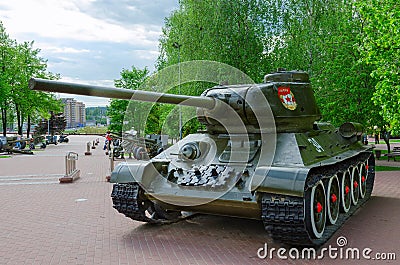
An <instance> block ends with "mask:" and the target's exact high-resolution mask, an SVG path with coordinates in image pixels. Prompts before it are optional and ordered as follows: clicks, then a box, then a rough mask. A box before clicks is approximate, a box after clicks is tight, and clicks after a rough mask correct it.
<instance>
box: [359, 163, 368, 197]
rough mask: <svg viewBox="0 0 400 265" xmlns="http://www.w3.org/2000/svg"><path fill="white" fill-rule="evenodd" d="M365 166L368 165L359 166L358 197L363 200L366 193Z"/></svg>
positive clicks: (366, 173) (366, 175)
mask: <svg viewBox="0 0 400 265" xmlns="http://www.w3.org/2000/svg"><path fill="white" fill-rule="evenodd" d="M367 166H368V164H367V165H366V164H364V163H362V164H361V165H360V197H361V198H362V199H364V197H365V194H366V193H367V177H368V172H367Z"/></svg>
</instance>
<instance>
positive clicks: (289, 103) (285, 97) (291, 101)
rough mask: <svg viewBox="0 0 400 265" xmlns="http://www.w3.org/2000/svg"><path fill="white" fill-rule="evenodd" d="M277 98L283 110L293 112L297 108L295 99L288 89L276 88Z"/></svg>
mask: <svg viewBox="0 0 400 265" xmlns="http://www.w3.org/2000/svg"><path fill="white" fill-rule="evenodd" d="M278 96H279V99H280V100H281V102H282V104H283V106H285V108H287V109H289V110H295V109H296V108H297V103H296V99H295V98H294V95H293V93H292V91H290V88H289V87H282V86H281V87H278Z"/></svg>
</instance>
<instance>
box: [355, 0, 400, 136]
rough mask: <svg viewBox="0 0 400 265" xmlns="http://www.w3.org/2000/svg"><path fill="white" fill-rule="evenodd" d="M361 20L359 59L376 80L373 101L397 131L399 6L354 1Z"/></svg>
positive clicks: (399, 119) (390, 128) (371, 0)
mask: <svg viewBox="0 0 400 265" xmlns="http://www.w3.org/2000/svg"><path fill="white" fill-rule="evenodd" d="M357 7H358V10H359V14H360V17H361V19H362V21H363V28H362V30H363V37H364V38H363V42H362V44H361V45H360V51H361V52H362V60H363V62H365V63H366V64H368V65H369V66H372V67H373V68H374V70H373V71H372V73H371V76H372V77H373V78H375V79H376V80H377V83H376V86H375V88H376V90H375V92H374V97H373V100H374V103H375V104H376V105H377V106H379V107H380V108H381V111H380V113H381V114H382V116H383V119H384V121H385V122H387V123H388V125H389V126H388V127H387V128H385V129H386V130H388V131H391V132H393V133H395V134H399V133H400V109H399V102H400V75H399V69H400V62H399V60H400V5H399V4H398V2H397V1H395V0H387V1H377V0H366V1H357Z"/></svg>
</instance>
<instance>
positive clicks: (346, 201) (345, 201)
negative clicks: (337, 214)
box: [340, 170, 351, 213]
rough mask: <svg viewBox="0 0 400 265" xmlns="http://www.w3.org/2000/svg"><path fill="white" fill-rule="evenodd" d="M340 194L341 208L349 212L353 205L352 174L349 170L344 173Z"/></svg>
mask: <svg viewBox="0 0 400 265" xmlns="http://www.w3.org/2000/svg"><path fill="white" fill-rule="evenodd" d="M340 195H341V196H340V206H341V207H340V209H341V210H342V211H343V212H345V213H347V212H348V211H349V210H350V207H351V175H350V172H349V171H348V170H346V171H345V172H344V173H343V177H342V181H341V185H340Z"/></svg>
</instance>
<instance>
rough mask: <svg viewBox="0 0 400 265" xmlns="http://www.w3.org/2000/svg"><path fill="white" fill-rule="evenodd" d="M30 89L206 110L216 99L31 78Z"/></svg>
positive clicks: (210, 107)
mask: <svg viewBox="0 0 400 265" xmlns="http://www.w3.org/2000/svg"><path fill="white" fill-rule="evenodd" d="M29 88H30V89H32V90H41V91H47V92H59V93H67V94H76V95H83V96H95V97H104V98H117V99H131V100H138V101H146V102H157V103H167V104H175V105H178V104H180V105H184V106H193V107H199V108H205V109H213V108H214V106H215V99H213V98H210V97H196V96H186V95H175V94H165V93H158V92H150V91H143V90H131V89H121V88H113V87H102V86H92V85H83V84H74V83H67V82H61V81H54V80H47V79H40V78H31V79H30V80H29Z"/></svg>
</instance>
